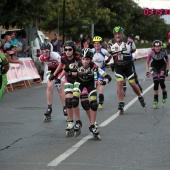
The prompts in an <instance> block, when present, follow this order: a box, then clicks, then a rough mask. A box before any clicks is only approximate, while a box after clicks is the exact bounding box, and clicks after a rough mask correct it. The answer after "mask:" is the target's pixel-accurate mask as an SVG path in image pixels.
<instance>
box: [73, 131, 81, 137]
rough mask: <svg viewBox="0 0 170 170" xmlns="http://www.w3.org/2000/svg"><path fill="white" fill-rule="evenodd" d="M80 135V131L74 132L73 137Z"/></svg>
mask: <svg viewBox="0 0 170 170" xmlns="http://www.w3.org/2000/svg"><path fill="white" fill-rule="evenodd" d="M80 134H81V130H79V131H75V132H74V137H75V138H76V137H78V136H79V135H80Z"/></svg>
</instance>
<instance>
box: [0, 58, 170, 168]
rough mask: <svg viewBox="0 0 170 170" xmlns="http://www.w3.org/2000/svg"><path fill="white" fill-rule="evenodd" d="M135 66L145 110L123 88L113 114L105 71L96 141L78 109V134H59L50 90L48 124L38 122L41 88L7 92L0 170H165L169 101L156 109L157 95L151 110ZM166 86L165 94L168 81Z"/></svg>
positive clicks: (0, 127)
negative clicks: (120, 102)
mask: <svg viewBox="0 0 170 170" xmlns="http://www.w3.org/2000/svg"><path fill="white" fill-rule="evenodd" d="M135 65H136V70H137V73H138V76H139V80H140V82H141V85H142V87H143V89H144V97H145V100H146V103H147V112H145V111H144V109H143V108H142V107H141V105H140V103H139V101H138V99H137V98H136V95H135V94H134V93H133V91H132V89H131V87H130V86H129V85H128V87H127V95H126V97H125V105H126V106H125V114H124V115H121V116H119V114H118V112H117V104H118V98H117V93H116V81H115V77H114V73H112V72H111V71H110V69H108V73H109V74H111V76H112V78H113V80H112V82H111V83H109V84H108V85H107V86H105V103H104V106H103V109H101V110H98V115H97V122H98V124H99V125H100V126H99V130H100V132H101V133H100V135H101V137H102V140H101V141H98V140H95V139H94V138H93V137H92V136H91V134H90V132H89V130H88V127H89V121H88V118H87V116H86V114H85V112H84V110H83V109H82V108H81V119H82V122H83V127H82V133H81V135H80V136H79V137H77V138H74V137H71V138H67V137H66V136H65V127H66V122H65V120H64V116H63V113H62V105H61V102H60V100H59V96H58V94H57V92H56V91H55V92H54V102H53V113H52V121H51V122H49V123H43V118H44V117H43V113H44V112H45V110H46V99H45V90H46V84H36V85H32V87H28V88H17V89H15V90H14V91H13V92H11V91H10V92H9V93H7V94H6V95H5V97H4V98H3V100H2V101H1V103H0V117H1V118H0V170H23V169H24V170H78V169H81V170H89V169H93V170H169V169H170V147H169V145H170V103H169V101H168V102H167V104H166V106H165V108H163V107H162V106H161V100H162V94H161V91H160V93H159V97H160V100H159V108H158V109H153V108H152V101H153V89H152V79H151V78H149V79H146V78H145V61H144V60H141V61H137V62H135ZM166 85H167V89H168V90H169V88H170V78H169V77H168V78H167V79H166ZM168 96H170V93H169V91H168Z"/></svg>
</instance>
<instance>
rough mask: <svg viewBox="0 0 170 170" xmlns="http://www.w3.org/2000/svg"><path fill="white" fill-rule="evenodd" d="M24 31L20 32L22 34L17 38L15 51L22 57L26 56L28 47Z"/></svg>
mask: <svg viewBox="0 0 170 170" xmlns="http://www.w3.org/2000/svg"><path fill="white" fill-rule="evenodd" d="M25 38H26V32H24V31H23V32H22V36H21V37H20V38H18V48H17V50H18V52H17V57H18V58H23V57H26V52H27V50H28V48H29V46H28V44H27V42H26V40H25Z"/></svg>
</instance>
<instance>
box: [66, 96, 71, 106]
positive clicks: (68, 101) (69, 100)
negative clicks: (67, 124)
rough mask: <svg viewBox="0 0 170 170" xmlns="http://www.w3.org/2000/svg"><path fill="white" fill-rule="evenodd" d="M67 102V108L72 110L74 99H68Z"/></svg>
mask: <svg viewBox="0 0 170 170" xmlns="http://www.w3.org/2000/svg"><path fill="white" fill-rule="evenodd" d="M65 102H66V107H67V108H72V98H66V99H65Z"/></svg>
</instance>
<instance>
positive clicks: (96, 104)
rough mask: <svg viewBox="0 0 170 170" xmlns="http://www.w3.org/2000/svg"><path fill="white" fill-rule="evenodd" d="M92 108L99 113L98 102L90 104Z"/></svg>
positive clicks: (94, 101)
mask: <svg viewBox="0 0 170 170" xmlns="http://www.w3.org/2000/svg"><path fill="white" fill-rule="evenodd" d="M90 108H91V110H93V111H97V108H98V103H97V100H93V101H91V102H90Z"/></svg>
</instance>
